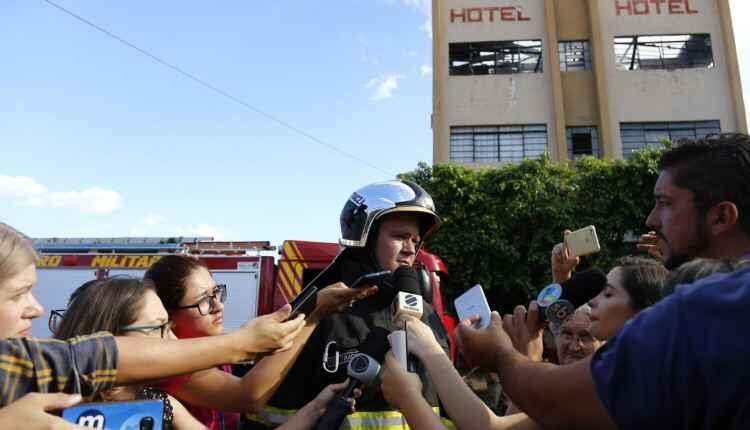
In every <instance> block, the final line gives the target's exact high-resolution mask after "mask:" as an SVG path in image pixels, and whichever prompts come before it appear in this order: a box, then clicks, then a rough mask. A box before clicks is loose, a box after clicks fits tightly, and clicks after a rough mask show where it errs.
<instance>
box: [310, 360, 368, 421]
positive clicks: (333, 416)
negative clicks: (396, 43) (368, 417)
mask: <svg viewBox="0 0 750 430" xmlns="http://www.w3.org/2000/svg"><path fill="white" fill-rule="evenodd" d="M346 373H347V375H349V377H350V378H351V381H349V385H347V387H346V389H345V390H344V391H342V392H341V394H339V395H338V396H336V397H334V398H333V400H331V402H330V403H328V406H327V407H326V411H325V413H324V414H323V416H322V417H320V419H319V420H318V422H317V424H316V425H315V430H337V429H338V428H339V427H340V426H341V423H342V422H343V421H344V418H345V417H346V416H347V415H349V414H350V413H351V411H352V405H351V403H349V401H348V398H349V397H351V395H352V391H354V389H355V388H356V387H357V386H360V385H362V386H369V385H372V384H373V383H374V382H375V381H377V380H378V376H379V375H380V363H378V362H377V361H376V360H375V359H374V358H372V357H370V356H369V355H367V354H362V353H360V354H357V355H355V356H354V357H352V359H351V361H349V366H347V368H346Z"/></svg>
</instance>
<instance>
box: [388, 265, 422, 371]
mask: <svg viewBox="0 0 750 430" xmlns="http://www.w3.org/2000/svg"><path fill="white" fill-rule="evenodd" d="M393 278H394V285H395V287H396V288H397V290H398V293H397V294H396V297H395V298H394V299H393V303H392V305H391V315H392V320H393V325H394V326H397V327H398V326H399V325H401V324H403V328H401V329H397V330H394V331H393V332H391V334H389V335H388V342H389V343H390V344H391V349H392V350H393V355H394V356H395V357H396V359H397V360H398V362H399V363H400V364H401V366H402V368H403V369H404V370H409V371H410V372H415V371H416V369H415V368H414V366H413V362H412V361H411V360H409V348H408V344H407V335H406V318H405V317H407V316H411V317H414V318H417V319H421V318H422V314H423V312H424V303H423V300H422V296H421V295H420V294H419V279H418V278H417V272H416V271H415V270H414V269H412V268H411V267H407V266H402V267H399V268H398V269H396V271H395V272H394V274H393Z"/></svg>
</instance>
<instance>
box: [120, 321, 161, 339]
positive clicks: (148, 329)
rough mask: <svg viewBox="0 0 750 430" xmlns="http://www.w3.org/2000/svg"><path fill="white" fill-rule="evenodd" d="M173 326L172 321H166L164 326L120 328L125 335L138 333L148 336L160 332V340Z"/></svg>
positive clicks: (145, 325)
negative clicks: (132, 332)
mask: <svg viewBox="0 0 750 430" xmlns="http://www.w3.org/2000/svg"><path fill="white" fill-rule="evenodd" d="M173 325H174V324H173V323H172V321H167V322H165V323H164V324H143V325H129V326H125V327H123V328H122V330H121V331H122V332H124V333H127V332H131V331H139V332H141V333H144V334H150V333H153V332H155V331H156V330H161V338H162V339H164V338H165V337H166V335H167V334H168V333H169V331H170V330H172V326H173Z"/></svg>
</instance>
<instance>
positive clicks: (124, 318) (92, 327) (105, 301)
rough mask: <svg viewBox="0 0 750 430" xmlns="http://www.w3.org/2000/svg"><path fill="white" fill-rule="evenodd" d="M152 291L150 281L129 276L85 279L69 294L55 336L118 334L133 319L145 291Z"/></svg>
mask: <svg viewBox="0 0 750 430" xmlns="http://www.w3.org/2000/svg"><path fill="white" fill-rule="evenodd" d="M149 290H150V291H154V286H153V284H152V283H151V282H148V281H142V280H140V279H138V278H133V277H130V276H114V277H111V278H106V279H102V280H95V281H89V282H86V283H85V284H83V285H81V286H80V287H78V288H77V289H76V290H75V291H74V292H73V294H71V295H70V300H69V301H68V307H67V309H66V310H65V313H64V314H63V317H62V319H61V320H60V323H59V325H58V326H57V329H56V330H55V337H56V338H58V339H68V338H71V337H75V336H81V335H86V334H91V333H96V332H98V331H108V332H110V333H112V334H114V335H120V334H122V328H123V327H125V326H128V325H130V324H132V323H133V322H135V320H136V319H137V318H138V310H139V309H140V306H141V300H142V299H143V296H144V294H145V293H146V291H149Z"/></svg>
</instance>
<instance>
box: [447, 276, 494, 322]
mask: <svg viewBox="0 0 750 430" xmlns="http://www.w3.org/2000/svg"><path fill="white" fill-rule="evenodd" d="M453 304H454V305H455V306H456V313H458V319H459V321H463V320H465V319H466V318H468V317H470V316H472V315H479V317H480V318H481V319H480V321H479V328H485V327H487V326H488V325H490V320H491V314H492V311H490V305H489V304H488V303H487V297H486V296H485V295H484V289H483V288H482V286H481V285H479V284H477V285H474V286H473V287H471V288H470V289H469V290H468V291H466V292H465V293H463V294H461V295H460V296H459V297H458V298H457V299H456V300H454V301H453Z"/></svg>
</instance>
